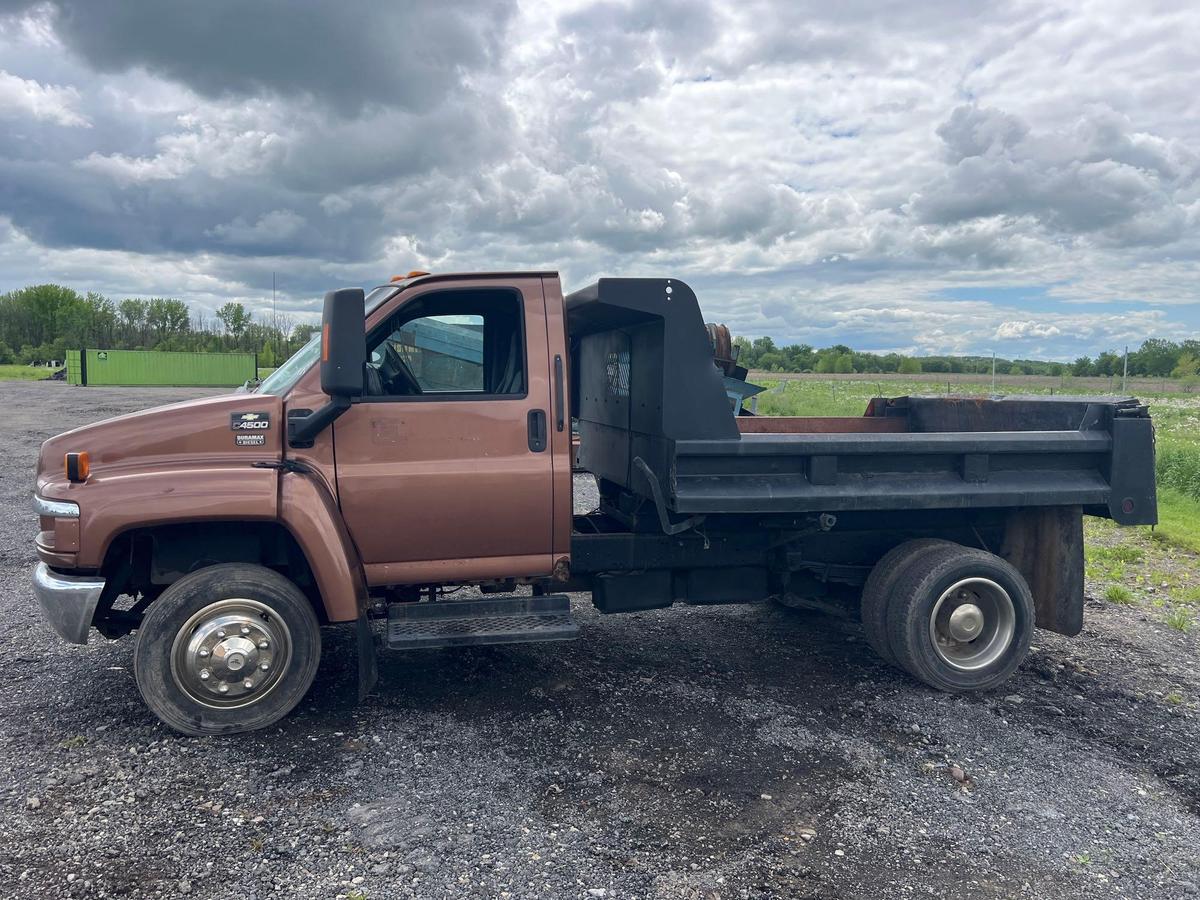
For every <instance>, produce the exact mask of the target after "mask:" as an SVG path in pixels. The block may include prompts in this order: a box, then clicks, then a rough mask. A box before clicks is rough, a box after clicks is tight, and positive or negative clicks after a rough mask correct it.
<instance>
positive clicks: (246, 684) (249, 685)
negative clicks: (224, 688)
mask: <svg viewBox="0 0 1200 900" xmlns="http://www.w3.org/2000/svg"><path fill="white" fill-rule="evenodd" d="M242 687H244V688H246V689H247V690H249V689H250V688H252V687H254V682H253V681H251V680H250V679H249V678H247V679H246V680H245V681H243V682H242Z"/></svg>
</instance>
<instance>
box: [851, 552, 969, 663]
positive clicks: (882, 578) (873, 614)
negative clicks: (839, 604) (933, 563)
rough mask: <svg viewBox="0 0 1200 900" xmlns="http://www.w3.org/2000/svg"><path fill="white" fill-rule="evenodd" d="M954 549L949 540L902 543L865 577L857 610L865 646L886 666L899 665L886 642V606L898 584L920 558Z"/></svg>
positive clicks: (885, 555) (881, 559) (883, 557)
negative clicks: (863, 633) (860, 619)
mask: <svg viewBox="0 0 1200 900" xmlns="http://www.w3.org/2000/svg"><path fill="white" fill-rule="evenodd" d="M953 546H955V545H954V544H952V543H951V542H950V541H945V540H941V539H940V538H920V539H919V540H915V541H905V542H904V543H903V544H898V545H896V546H895V547H893V548H892V549H891V550H889V551H888V552H887V553H885V554H884V555H883V556H882V558H880V560H879V562H877V563H876V564H875V567H874V568H873V569H871V574H870V575H868V576H867V583H866V584H865V585H864V586H863V592H862V604H861V609H860V615H861V617H862V626H863V631H864V632H866V636H867V643H868V644H870V645H871V649H872V650H874V651H875V653H876V654H878V656H879V658H880V659H882V660H883V661H884V662H886V663H888V664H889V665H892V666H897V667H898V666H899V665H900V663H898V662H897V661H896V654H894V653H893V652H892V648H891V645H890V644H889V643H888V632H887V619H888V604H889V601H890V600H891V598H892V593H893V592H894V591H895V588H896V584H897V582H899V580H900V579H901V578H902V577H903V576H904V574H905V573H906V572H908V571H909V570H910V567H911V566H912V565H914V564H916V560H917V559H918V558H919V557H921V556H923V555H924V554H926V553H928V552H929V551H930V550H933V549H935V548H937V547H953Z"/></svg>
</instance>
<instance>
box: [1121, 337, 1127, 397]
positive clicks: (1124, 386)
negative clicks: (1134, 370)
mask: <svg viewBox="0 0 1200 900" xmlns="http://www.w3.org/2000/svg"><path fill="white" fill-rule="evenodd" d="M1121 393H1122V394H1127V393H1129V345H1128V344H1126V345H1125V371H1124V372H1122V373H1121Z"/></svg>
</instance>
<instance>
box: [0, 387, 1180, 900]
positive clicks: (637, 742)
mask: <svg viewBox="0 0 1200 900" xmlns="http://www.w3.org/2000/svg"><path fill="white" fill-rule="evenodd" d="M202 393H205V392H200V391H183V390H165V389H159V390H156V389H139V390H117V389H103V388H86V389H84V388H72V387H69V386H66V385H62V384H42V383H34V384H16V383H5V384H0V403H2V404H3V408H4V409H5V416H6V421H5V426H4V428H3V429H2V430H0V496H2V499H3V502H4V503H5V504H6V505H7V506H8V508H9V509H10V510H11V512H10V515H9V516H7V517H6V518H5V519H4V521H3V525H2V526H0V527H2V530H0V596H3V598H4V601H3V603H2V605H0V626H2V629H0V683H3V685H4V686H5V689H4V691H3V693H2V694H0V848H2V849H0V895H2V896H5V897H10V896H11V897H33V896H37V897H40V896H51V897H105V896H108V897H113V896H125V897H149V896H161V897H176V896H180V895H185V894H190V895H193V896H197V897H238V898H253V897H322V898H325V897H334V896H346V897H359V898H362V897H371V898H385V897H421V898H436V897H467V896H470V897H514V898H516V897H562V898H574V897H663V898H686V897H703V898H718V897H719V898H741V897H789V898H790V897H811V898H825V900H833V898H859V897H861V898H877V897H930V896H931V897H1031V898H1033V897H1038V898H1041V897H1055V898H1089V900H1090V898H1095V897H1106V896H1122V897H1147V898H1149V897H1155V898H1178V897H1181V896H1187V895H1191V894H1197V893H1198V892H1200V888H1198V884H1200V874H1198V870H1197V864H1198V862H1200V858H1198V855H1200V820H1198V818H1197V817H1198V815H1200V786H1198V783H1197V772H1198V771H1200V717H1198V715H1197V711H1196V699H1197V698H1198V697H1200V673H1198V672H1197V664H1196V659H1197V638H1196V637H1195V635H1194V634H1193V635H1188V634H1183V633H1180V632H1177V631H1174V630H1172V629H1170V628H1168V627H1167V626H1165V625H1164V624H1162V623H1161V622H1160V621H1157V620H1155V619H1154V618H1153V617H1149V616H1146V615H1145V614H1144V613H1142V612H1141V611H1139V610H1138V609H1136V608H1131V607H1124V606H1114V605H1109V604H1105V603H1101V602H1097V601H1090V602H1089V605H1088V622H1087V627H1086V630H1085V632H1084V634H1083V635H1081V636H1080V637H1078V638H1075V639H1071V640H1067V639H1063V638H1060V637H1058V636H1056V635H1052V634H1048V633H1042V632H1039V633H1038V634H1037V636H1036V638H1035V642H1034V643H1035V649H1034V650H1033V652H1032V654H1031V656H1030V659H1029V661H1028V662H1027V664H1026V665H1025V666H1024V667H1023V669H1022V670H1021V672H1020V673H1019V674H1018V675H1017V676H1016V677H1015V678H1014V679H1013V680H1012V681H1011V682H1010V684H1009V685H1008V686H1007V687H1006V688H1005V689H1004V690H1003V691H1001V692H998V693H996V694H991V695H985V696H973V697H952V696H947V695H942V694H935V693H933V692H931V691H929V690H927V689H926V688H924V687H922V686H920V685H918V684H917V683H915V682H914V681H912V680H911V679H909V678H907V677H905V676H902V675H900V674H898V673H896V672H895V671H893V670H891V669H888V668H887V667H885V666H884V665H882V664H881V663H879V662H877V661H876V660H875V659H874V658H873V657H872V655H871V654H870V652H869V651H868V650H867V648H866V646H865V643H864V641H863V639H862V634H861V632H860V630H859V629H858V627H857V626H856V625H855V624H854V623H852V622H848V621H842V620H838V619H835V618H829V617H823V616H820V615H817V614H808V613H796V612H791V611H785V610H781V609H777V608H775V607H773V606H771V605H769V604H760V605H754V606H730V607H697V608H677V609H672V610H665V611H661V612H653V613H641V614H634V615H627V616H613V617H608V618H602V617H601V616H599V615H598V614H597V613H596V612H595V611H594V610H593V609H592V608H591V606H590V604H588V603H587V602H586V598H583V597H580V598H577V602H576V611H577V615H578V618H579V619H580V620H581V624H582V631H583V634H582V637H581V638H580V639H579V640H577V641H575V642H573V643H570V644H551V645H536V644H535V645H518V646H512V647H495V648H474V649H465V650H446V651H426V652H422V653H409V654H401V653H389V652H383V653H381V656H380V684H379V687H378V689H377V690H376V692H375V693H374V694H373V695H372V696H371V697H369V698H368V699H367V701H366V702H365V703H364V704H363V705H354V703H353V702H352V700H351V697H350V695H351V693H352V691H353V687H354V676H353V673H354V671H355V670H354V657H353V653H352V648H353V643H352V642H351V640H350V635H348V634H347V633H346V632H345V630H343V629H328V630H327V631H326V632H325V634H324V639H325V646H326V653H325V656H324V659H323V662H322V670H321V673H320V674H319V675H318V679H317V683H316V686H315V687H314V689H313V691H312V693H311V694H310V696H309V697H308V698H307V699H306V700H305V701H304V702H303V703H302V704H301V706H300V707H299V708H298V709H297V710H296V712H295V713H293V714H292V715H291V716H290V717H288V718H287V719H286V720H284V721H283V722H282V723H281V725H280V726H279V727H276V728H273V729H270V730H268V731H265V732H259V733H257V734H254V735H247V736H240V737H235V738H223V739H190V738H181V737H178V736H176V735H174V734H173V733H171V732H169V731H167V730H166V729H165V728H164V727H163V726H161V725H159V724H158V723H157V721H156V720H155V719H154V718H153V716H152V715H151V714H150V713H149V712H148V711H147V710H146V709H145V708H144V707H143V705H142V703H141V700H140V698H139V697H138V692H137V688H136V686H135V685H134V681H133V675H132V643H131V641H130V640H128V639H127V640H124V641H117V642H106V641H103V640H102V639H100V638H99V637H98V636H93V638H92V643H91V644H89V645H88V646H86V647H72V646H67V645H65V644H63V643H61V642H60V641H59V640H58V639H57V638H55V637H54V636H53V635H52V634H51V633H50V632H49V630H48V628H47V627H46V626H44V625H43V624H42V622H41V621H40V619H39V618H38V615H37V612H36V607H35V603H34V601H33V598H32V596H31V592H30V589H29V586H28V577H29V571H30V568H31V567H32V565H33V562H34V554H33V536H34V531H35V520H34V517H33V515H32V513H31V512H29V511H28V496H29V493H30V490H31V487H32V468H33V463H34V458H35V453H36V450H37V446H38V443H39V441H41V440H42V439H44V438H45V437H47V436H49V435H51V434H53V433H55V432H57V431H60V430H63V429H66V428H69V427H72V426H74V425H77V424H81V423H84V422H89V421H93V420H96V419H100V418H103V417H105V416H108V415H112V414H115V413H119V412H125V411H129V410H134V409H138V408H142V407H146V406H151V405H154V404H157V403H162V402H168V401H171V400H176V399H181V398H183V397H187V396H198V395H200V394H202Z"/></svg>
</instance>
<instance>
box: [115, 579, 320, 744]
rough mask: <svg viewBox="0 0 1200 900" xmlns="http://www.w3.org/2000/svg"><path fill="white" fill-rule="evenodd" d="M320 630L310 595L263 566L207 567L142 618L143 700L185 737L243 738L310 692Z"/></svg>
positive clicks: (138, 649)
mask: <svg viewBox="0 0 1200 900" xmlns="http://www.w3.org/2000/svg"><path fill="white" fill-rule="evenodd" d="M320 658H321V631H320V626H319V623H318V622H317V617H316V614H315V613H314V612H313V608H312V604H311V603H309V601H308V598H307V597H306V596H305V595H304V594H303V593H302V592H301V591H300V589H299V588H297V587H296V586H295V585H294V584H292V582H290V581H288V580H287V579H286V578H284V577H283V576H282V575H280V574H279V573H277V572H274V571H272V570H270V569H267V568H264V567H262V566H255V565H248V564H244V563H226V564H222V565H216V566H208V567H206V568H203V569H200V570H198V571H196V572H192V573H191V574H189V575H186V576H184V577H183V578H181V579H179V581H177V582H175V583H174V584H172V585H171V586H170V587H169V588H167V589H166V590H165V591H163V594H162V596H161V597H159V598H158V600H156V601H155V602H154V603H153V604H151V606H150V609H149V610H148V611H147V613H146V615H145V617H144V618H143V620H142V622H141V625H140V626H139V628H138V636H137V645H136V646H135V648H134V655H133V669H134V677H135V679H136V680H137V685H138V689H139V690H140V691H141V694H142V699H143V700H145V702H146V705H147V706H149V707H150V709H151V710H152V711H153V712H154V714H155V715H156V716H158V718H159V719H161V720H162V721H163V723H165V724H166V725H168V726H170V727H171V728H173V729H175V730H176V731H179V732H182V733H183V734H188V735H193V736H200V735H210V734H235V733H238V732H243V731H254V730H256V729H259V728H265V727H266V726H268V725H271V724H272V723H274V722H277V721H278V720H279V719H281V718H283V717H284V716H285V715H287V714H288V713H289V712H291V711H292V709H293V708H294V707H295V706H296V704H297V703H299V702H300V700H301V699H302V698H303V697H304V695H305V693H307V692H308V689H309V687H310V686H311V685H312V681H313V678H314V677H315V675H316V673H317V664H318V663H319V662H320Z"/></svg>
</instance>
